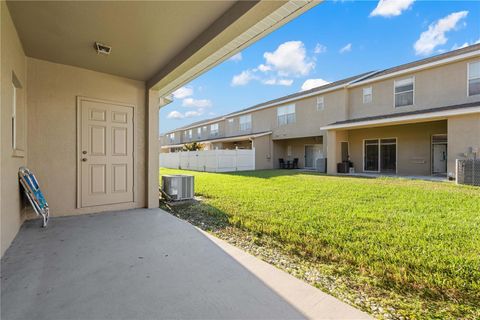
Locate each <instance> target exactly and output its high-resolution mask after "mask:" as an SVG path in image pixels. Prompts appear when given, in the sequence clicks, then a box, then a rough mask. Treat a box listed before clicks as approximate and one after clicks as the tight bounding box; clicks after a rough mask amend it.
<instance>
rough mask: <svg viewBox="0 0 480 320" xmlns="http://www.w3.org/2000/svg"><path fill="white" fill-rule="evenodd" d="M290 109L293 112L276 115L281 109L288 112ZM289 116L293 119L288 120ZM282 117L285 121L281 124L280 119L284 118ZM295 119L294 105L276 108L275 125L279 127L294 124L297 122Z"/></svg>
mask: <svg viewBox="0 0 480 320" xmlns="http://www.w3.org/2000/svg"><path fill="white" fill-rule="evenodd" d="M290 107H292V108H293V112H290V113H285V114H282V115H279V114H278V113H279V111H280V110H281V109H283V108H285V109H286V110H288V109H289V108H290ZM290 115H293V117H291V118H289V117H288V116H290ZM284 116H285V119H286V120H285V123H281V121H280V117H284ZM292 118H293V120H291V119H292ZM296 118H297V117H296V105H295V104H286V105H283V106H279V107H277V125H278V126H279V127H281V126H286V125H289V124H293V123H296V121H297V119H296ZM289 119H290V121H289Z"/></svg>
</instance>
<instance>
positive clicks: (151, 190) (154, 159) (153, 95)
mask: <svg viewBox="0 0 480 320" xmlns="http://www.w3.org/2000/svg"><path fill="white" fill-rule="evenodd" d="M159 110H160V108H159V99H158V92H157V91H154V90H148V91H147V112H146V114H147V119H146V122H147V177H146V178H147V179H146V180H147V186H146V188H147V192H146V195H147V208H158V206H159V202H158V201H159V200H158V199H159V190H158V187H159V182H158V179H159V177H158V174H159V172H158V170H159V165H158V161H159V158H158V156H159V146H158V136H159V133H158V119H159V115H158V111H159Z"/></svg>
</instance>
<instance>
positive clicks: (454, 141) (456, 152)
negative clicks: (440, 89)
mask: <svg viewBox="0 0 480 320" xmlns="http://www.w3.org/2000/svg"><path fill="white" fill-rule="evenodd" d="M475 148H476V149H477V157H479V158H480V113H477V114H471V115H464V116H456V117H451V118H449V119H448V172H451V173H455V159H465V153H468V152H471V151H472V149H475Z"/></svg>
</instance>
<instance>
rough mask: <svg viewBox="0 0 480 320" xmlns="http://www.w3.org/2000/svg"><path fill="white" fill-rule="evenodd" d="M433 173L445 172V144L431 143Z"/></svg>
mask: <svg viewBox="0 0 480 320" xmlns="http://www.w3.org/2000/svg"><path fill="white" fill-rule="evenodd" d="M433 173H447V145H446V144H434V145H433Z"/></svg>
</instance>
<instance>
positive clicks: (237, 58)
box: [228, 52, 243, 62]
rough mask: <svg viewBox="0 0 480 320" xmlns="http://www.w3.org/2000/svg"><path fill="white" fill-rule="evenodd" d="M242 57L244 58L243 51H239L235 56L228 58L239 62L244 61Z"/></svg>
mask: <svg viewBox="0 0 480 320" xmlns="http://www.w3.org/2000/svg"><path fill="white" fill-rule="evenodd" d="M242 59H243V57H242V53H241V52H239V53H237V54H234V55H233V56H231V57H230V58H229V59H228V60H230V61H234V62H238V61H242Z"/></svg>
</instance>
